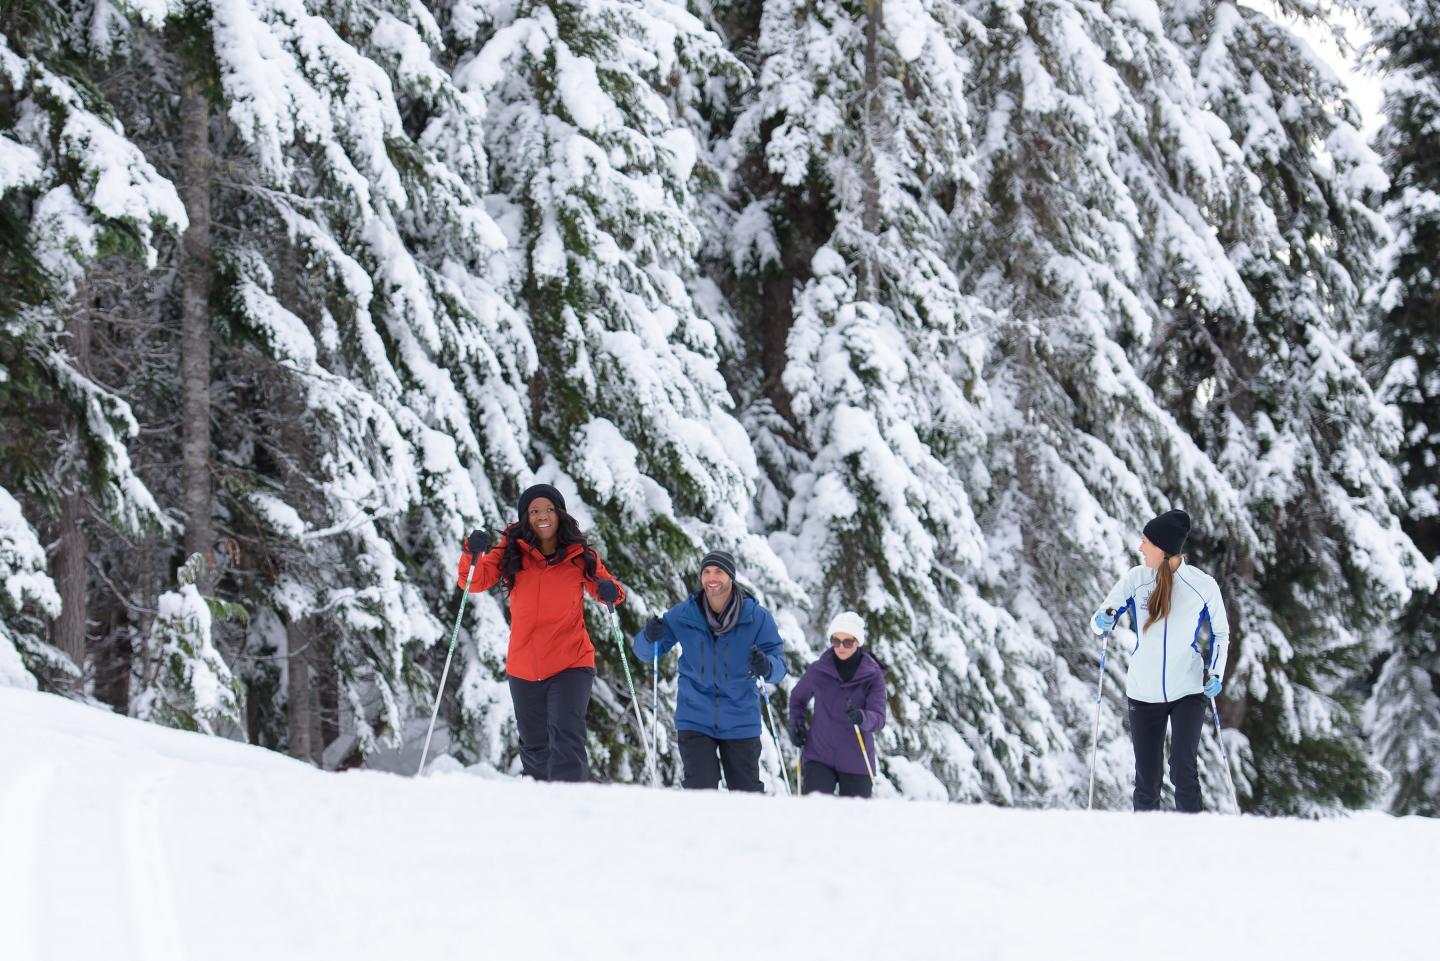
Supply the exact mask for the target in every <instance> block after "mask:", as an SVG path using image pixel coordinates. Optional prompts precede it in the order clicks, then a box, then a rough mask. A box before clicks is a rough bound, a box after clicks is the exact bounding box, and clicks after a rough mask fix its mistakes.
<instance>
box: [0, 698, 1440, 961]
mask: <svg viewBox="0 0 1440 961" xmlns="http://www.w3.org/2000/svg"><path fill="white" fill-rule="evenodd" d="M0 730H3V732H4V735H3V738H0V957H3V958H5V959H7V961H31V959H57V961H61V959H63V961H87V959H91V958H101V957H104V958H106V959H136V961H172V959H187V961H189V959H193V961H226V959H236V961H241V959H243V961H255V959H257V958H263V959H266V961H279V959H288V958H296V959H307V961H318V959H344V961H362V959H372V958H373V959H386V961H428V959H448V958H464V959H507V961H509V959H520V958H526V959H535V958H557V959H569V958H585V959H611V958H614V959H627V961H631V959H643V958H657V959H659V958H665V959H671V961H674V959H687V961H688V959H691V958H725V959H736V961H739V959H742V958H743V959H750V958H781V957H784V958H792V959H794V958H825V959H837V961H838V959H845V958H862V957H863V958H873V959H880V958H885V959H891V958H894V959H927V958H935V959H947V961H950V959H969V958H974V959H986V961H989V959H997V961H1010V959H1017V961H1018V959H1036V961H1040V959H1044V961H1054V959H1067V961H1070V959H1082V958H1097V959H1098V958H1107V959H1115V958H1155V959H1161V958H1164V959H1192V958H1193V959H1197V961H1198V959H1206V961H1215V959H1221V958H1228V959H1236V958H1276V957H1297V958H1305V959H1306V961H1316V959H1326V958H1334V959H1342V958H1343V959H1347V961H1352V959H1365V961H1402V959H1410V958H1413V959H1421V958H1424V959H1426V961H1433V959H1434V957H1435V941H1434V932H1433V927H1432V925H1433V917H1432V915H1431V914H1430V911H1432V910H1433V906H1434V898H1435V893H1436V891H1437V881H1440V822H1436V821H1429V820H1425V819H1418V818H1408V819H1396V818H1391V817H1388V816H1384V815H1380V814H1365V815H1360V816H1355V817H1351V818H1348V819H1343V820H1332V821H1321V822H1308V821H1286V820H1263V819H1258V818H1235V817H1229V816H1223V815H1202V816H1198V817H1184V816H1179V815H1174V814H1159V815H1148V816H1136V815H1133V814H1129V813H1119V812H1103V813H1093V814H1091V813H1084V812H1074V811H1044V812H1042V811H1016V810H1005V809H998V808H989V807H969V806H960V805H948V804H938V803H922V802H905V801H899V800H886V801H871V802H859V801H841V800H838V799H817V798H806V799H803V800H801V799H788V798H773V797H750V796H738V795H735V796H732V795H726V794H706V795H691V794H685V793H682V792H679V791H657V790H653V789H647V788H639V787H628V786H606V785H544V784H534V783H528V782H517V781H511V780H494V779H484V778H479V777H475V776H471V775H469V774H466V773H461V772H456V773H448V774H437V775H433V776H429V777H426V778H422V779H410V778H404V777H399V776H396V775H392V774H383V773H378V772H368V771H367V772H351V773H344V774H327V773H322V772H318V771H315V770H313V769H311V768H309V767H306V766H304V765H301V764H299V763H297V762H294V761H291V760H289V759H288V758H284V757H281V756H279V755H276V754H273V753H270V752H267V751H264V750H261V749H259V748H253V747H249V746H246V745H241V744H235V743H231V742H226V741H221V740H217V739H213V738H207V737H203V736H200V735H192V734H186V733H183V732H178V731H171V730H165V729H162V728H159V727H155V726H152V725H147V724H143V723H140V722H137V721H133V720H130V719H127V718H122V717H118V716H116V715H112V714H108V713H105V712H103V711H100V710H95V709H93V708H89V707H85V706H83V705H80V704H76V703H73V702H69V701H66V700H63V699H61V698H57V697H53V696H49V695H44V694H37V693H34V692H28V691H21V690H18V689H8V688H0Z"/></svg>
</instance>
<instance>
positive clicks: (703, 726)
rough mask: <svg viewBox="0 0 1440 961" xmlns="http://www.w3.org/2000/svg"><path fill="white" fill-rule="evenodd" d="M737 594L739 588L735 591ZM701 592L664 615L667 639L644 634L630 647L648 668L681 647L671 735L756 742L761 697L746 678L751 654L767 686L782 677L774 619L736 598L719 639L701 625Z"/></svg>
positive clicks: (750, 601) (780, 645)
mask: <svg viewBox="0 0 1440 961" xmlns="http://www.w3.org/2000/svg"><path fill="white" fill-rule="evenodd" d="M736 590H739V588H736ZM704 603H705V595H704V592H703V591H701V592H696V593H695V594H692V595H691V596H689V597H687V598H686V599H685V600H683V601H681V602H680V603H679V604H676V605H675V606H674V607H672V608H670V610H668V611H666V612H665V615H664V618H663V620H664V622H665V634H664V636H663V637H661V638H660V640H659V641H658V642H656V643H653V644H652V643H651V642H650V640H649V638H647V637H646V636H645V632H644V630H641V631H640V633H639V634H637V635H635V638H634V639H633V640H632V641H631V642H630V647H631V649H632V650H634V652H635V656H636V657H638V658H639V659H640V660H642V661H644V662H645V663H647V664H650V663H653V662H654V661H655V659H656V658H657V657H664V656H665V654H666V653H668V652H669V650H670V648H672V647H674V646H675V645H677V644H678V645H680V685H679V693H678V695H677V697H676V700H675V729H676V730H677V731H696V732H698V733H700V734H708V735H709V736H710V737H713V738H716V739H718V740H722V741H729V740H738V739H741V738H750V737H759V736H760V730H761V727H760V712H761V710H762V708H761V706H760V695H759V694H758V693H757V690H756V685H755V678H753V677H751V676H750V666H749V660H750V649H751V648H752V647H754V648H758V649H759V650H760V652H761V653H763V654H764V655H765V657H766V659H767V660H769V662H770V673H769V674H768V675H767V676H766V678H765V680H766V681H767V682H768V683H770V684H778V683H779V682H780V680H781V679H782V678H784V677H785V657H784V655H783V648H784V644H783V643H782V642H781V640H780V631H779V630H778V629H777V628H776V627H775V618H774V617H772V616H771V615H770V612H769V611H767V610H765V608H763V607H761V606H760V604H759V602H758V601H756V600H755V598H753V597H751V596H750V595H749V594H742V595H741V598H740V617H739V619H738V620H737V622H736V624H735V627H734V628H732V629H731V630H730V632H729V633H727V634H722V635H721V636H719V637H716V636H715V635H713V634H711V633H710V625H709V623H708V622H707V621H706V620H705V611H704V610H703V609H702V608H701V607H700V605H701V604H704Z"/></svg>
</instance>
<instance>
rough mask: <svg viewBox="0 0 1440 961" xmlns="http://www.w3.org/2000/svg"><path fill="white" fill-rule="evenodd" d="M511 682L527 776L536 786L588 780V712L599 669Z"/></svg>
mask: <svg viewBox="0 0 1440 961" xmlns="http://www.w3.org/2000/svg"><path fill="white" fill-rule="evenodd" d="M506 677H507V679H508V680H509V681H510V699H511V700H512V701H513V702H514V703H515V726H516V727H517V728H519V729H520V764H521V767H523V768H524V771H525V773H526V774H528V775H530V776H531V777H533V778H534V779H535V780H537V781H583V780H585V777H586V773H587V772H586V762H585V709H586V708H588V707H589V706H590V685H591V684H593V683H594V681H595V669H594V668H593V667H572V668H570V669H569V670H568V671H561V672H560V673H559V674H556V675H555V676H554V677H547V678H546V679H545V680H543V681H522V680H521V679H520V678H518V677H515V676H514V675H513V674H510V675H506Z"/></svg>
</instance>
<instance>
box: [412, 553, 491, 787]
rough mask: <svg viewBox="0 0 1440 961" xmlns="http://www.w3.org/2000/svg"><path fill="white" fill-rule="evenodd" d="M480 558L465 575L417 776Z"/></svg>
mask: <svg viewBox="0 0 1440 961" xmlns="http://www.w3.org/2000/svg"><path fill="white" fill-rule="evenodd" d="M479 560H480V558H479V557H478V556H476V557H475V558H474V559H473V560H472V562H471V564H470V573H468V574H466V575H465V590H464V592H463V593H461V595H460V613H458V614H456V615H455V630H453V631H451V632H450V650H448V651H446V652H445V670H443V671H441V672H440V688H439V690H437V691H436V692H435V708H434V710H432V711H431V712H430V727H429V728H428V729H427V730H426V731H425V747H424V748H423V749H422V750H421V751H420V766H419V767H418V768H416V769H415V776H416V777H419V776H420V772H421V771H423V770H425V761H426V759H427V758H428V757H429V756H430V736H431V735H432V734H434V733H435V718H437V717H439V716H440V697H441V695H443V694H444V693H445V679H446V678H447V677H449V676H450V658H451V656H453V655H454V653H455V641H456V640H457V639H458V638H459V637H460V619H461V618H463V617H464V616H465V602H466V601H467V600H469V599H470V581H471V579H472V578H473V577H474V576H475V568H477V567H479V566H480V564H479Z"/></svg>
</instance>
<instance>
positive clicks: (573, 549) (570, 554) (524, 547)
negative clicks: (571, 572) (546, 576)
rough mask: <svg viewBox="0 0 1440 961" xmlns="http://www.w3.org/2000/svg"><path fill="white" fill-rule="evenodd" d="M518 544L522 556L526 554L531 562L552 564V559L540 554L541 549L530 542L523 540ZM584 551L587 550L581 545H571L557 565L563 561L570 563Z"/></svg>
mask: <svg viewBox="0 0 1440 961" xmlns="http://www.w3.org/2000/svg"><path fill="white" fill-rule="evenodd" d="M518 543H519V544H520V553H521V554H524V555H525V556H526V557H529V558H530V559H531V560H534V561H535V562H536V563H539V564H548V563H550V558H548V557H546V556H545V555H544V554H542V553H540V548H538V547H536V546H535V545H534V544H531V543H530V542H529V541H523V540H522V541H519V542H518ZM583 550H585V548H583V547H581V546H580V545H579V544H571V545H570V546H569V547H567V548H565V550H564V553H562V554H561V555H560V558H559V560H557V561H556V562H555V563H557V564H558V563H560V562H561V561H568V560H571V559H572V558H575V557H579V556H580V553H581V552H582V551H583Z"/></svg>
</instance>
